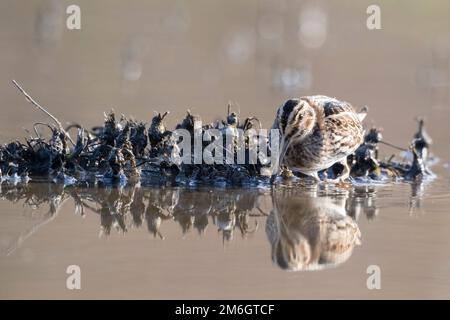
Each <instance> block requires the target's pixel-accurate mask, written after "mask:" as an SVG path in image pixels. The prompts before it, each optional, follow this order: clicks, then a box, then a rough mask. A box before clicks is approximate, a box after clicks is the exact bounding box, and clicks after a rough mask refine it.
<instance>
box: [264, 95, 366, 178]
mask: <svg viewBox="0 0 450 320" xmlns="http://www.w3.org/2000/svg"><path fill="white" fill-rule="evenodd" d="M366 111H367V110H366V108H363V110H361V112H359V113H357V112H355V110H354V109H353V107H352V106H351V105H350V104H349V103H347V102H343V101H339V100H337V99H335V98H330V97H327V96H307V97H301V98H300V99H291V100H288V101H286V103H285V104H284V105H282V106H281V107H280V108H279V109H278V112H277V116H276V119H275V121H274V124H273V126H272V128H273V129H279V130H280V137H281V141H280V157H279V164H278V165H277V166H276V167H277V168H279V167H280V166H283V165H284V166H287V167H288V168H289V169H291V170H292V171H294V172H295V171H297V172H301V173H303V174H306V175H309V176H311V177H314V178H315V179H316V180H320V179H319V176H318V172H319V171H321V170H324V169H327V168H329V167H331V166H332V165H333V164H335V163H338V162H340V163H342V165H343V166H344V171H343V172H342V175H341V176H340V178H339V180H341V181H342V180H345V179H347V178H348V177H349V174H350V169H349V167H348V164H347V156H348V155H350V154H352V153H353V152H355V150H356V149H357V148H358V146H359V145H360V144H361V143H362V142H363V141H364V129H363V126H362V124H361V121H362V120H363V119H364V117H365V116H366Z"/></svg>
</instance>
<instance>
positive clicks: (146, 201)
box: [0, 183, 423, 270]
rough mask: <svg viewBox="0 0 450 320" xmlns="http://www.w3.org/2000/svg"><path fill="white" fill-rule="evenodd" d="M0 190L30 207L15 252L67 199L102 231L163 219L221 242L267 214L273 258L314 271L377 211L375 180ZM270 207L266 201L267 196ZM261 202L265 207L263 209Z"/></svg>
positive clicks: (339, 256) (347, 250)
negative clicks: (211, 231)
mask: <svg viewBox="0 0 450 320" xmlns="http://www.w3.org/2000/svg"><path fill="white" fill-rule="evenodd" d="M411 187H412V196H411V201H410V202H411V208H415V207H418V206H419V205H420V199H421V196H422V194H423V185H422V184H420V183H414V184H411ZM0 196H1V198H2V199H4V200H7V201H10V202H12V203H18V202H23V204H24V205H25V206H27V207H31V208H32V209H38V208H45V207H47V206H48V211H47V212H46V213H44V214H43V215H42V216H39V213H38V212H37V211H34V210H33V223H34V225H33V226H32V227H31V228H30V229H29V230H27V231H25V232H23V233H22V234H21V235H20V237H19V238H18V239H17V240H16V241H15V243H14V244H13V245H12V246H11V247H9V248H8V249H7V251H6V254H10V253H12V252H13V251H14V250H15V249H16V248H17V247H18V246H20V245H21V244H22V243H23V242H24V241H25V240H26V239H27V238H28V237H29V236H30V235H32V234H33V233H34V232H36V231H37V230H38V229H39V228H40V227H41V226H42V225H44V224H46V223H48V222H49V221H51V220H53V219H54V218H55V217H56V216H57V214H58V212H59V209H60V208H61V207H62V205H63V204H64V203H65V202H66V201H67V200H69V199H73V201H74V203H75V213H76V214H78V215H81V216H84V215H85V214H87V213H88V212H92V213H94V214H96V215H98V216H99V218H100V235H103V236H108V235H109V234H110V233H111V230H114V229H115V230H116V231H118V232H121V233H124V232H127V231H128V230H130V229H133V228H140V227H143V226H145V227H146V228H147V229H148V231H149V233H150V234H152V235H153V236H154V237H157V238H160V239H164V228H163V226H164V224H165V223H168V221H173V222H176V223H178V224H179V225H180V227H181V231H182V233H183V234H186V233H188V232H191V231H192V230H193V229H195V230H196V231H197V232H198V234H200V235H202V234H203V233H204V232H205V231H206V229H207V227H208V225H211V224H212V225H213V226H215V227H216V228H217V229H218V231H219V233H221V235H222V239H223V241H224V242H225V241H231V240H232V239H233V237H234V235H235V234H236V233H238V234H240V235H241V236H242V237H246V236H247V235H249V234H252V233H253V232H255V231H257V228H258V222H257V217H261V216H267V213H265V211H267V212H270V215H269V216H268V218H267V220H266V233H267V236H268V238H269V242H270V244H271V247H272V258H273V260H274V261H275V262H276V263H277V265H279V266H280V267H281V268H283V269H288V270H311V269H322V268H324V267H328V266H333V265H338V264H340V263H343V262H344V261H346V260H347V259H348V258H349V257H350V255H351V253H352V250H353V247H354V246H355V245H357V244H358V243H359V240H360V232H359V229H358V226H357V224H356V221H357V220H358V219H359V217H360V216H361V215H364V216H366V217H367V218H368V219H373V218H374V217H376V216H377V214H378V211H379V207H378V205H377V188H376V187H375V186H347V187H344V186H341V187H338V186H333V185H328V184H315V185H307V186H305V185H296V184H294V185H290V186H288V185H279V186H277V188H272V193H267V192H263V191H261V190H258V189H255V188H251V189H214V191H212V190H209V189H186V188H173V187H170V188H164V187H163V188H142V187H140V186H139V185H134V186H131V185H128V186H125V187H115V188H110V187H108V188H100V187H95V188H90V187H84V188H80V187H73V186H67V187H63V186H62V185H60V184H48V183H29V184H16V185H13V184H8V183H7V184H1V189H0ZM270 199H271V200H272V210H270V208H266V206H263V205H262V204H263V203H266V204H267V205H269V207H270V201H267V200H270ZM260 206H261V207H263V209H264V210H263V209H261V208H260Z"/></svg>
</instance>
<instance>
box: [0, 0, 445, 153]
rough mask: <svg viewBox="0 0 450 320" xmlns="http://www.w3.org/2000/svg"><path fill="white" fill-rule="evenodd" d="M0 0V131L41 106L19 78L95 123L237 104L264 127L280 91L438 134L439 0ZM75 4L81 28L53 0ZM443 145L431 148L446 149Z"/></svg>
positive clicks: (439, 137) (5, 133)
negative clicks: (322, 98)
mask: <svg viewBox="0 0 450 320" xmlns="http://www.w3.org/2000/svg"><path fill="white" fill-rule="evenodd" d="M372 3H373V1H295V0H285V1H283V0H282V1H275V0H248V1H237V0H232V1H217V0H216V1H209V0H197V1H180V0H174V1H155V0H152V1H143V0H133V1H118V0H96V1H87V0H77V1H62V0H61V1H58V0H33V1H24V0H21V1H17V0H2V1H1V2H0V41H1V43H2V47H1V48H2V49H1V53H0V97H1V98H0V99H1V102H0V108H1V111H2V116H1V118H0V119H1V120H0V128H1V129H0V141H1V142H5V141H7V140H10V139H13V138H15V137H21V136H23V135H24V134H25V133H24V131H23V128H24V127H25V128H30V127H31V125H32V123H33V121H34V120H38V119H39V120H43V119H45V117H44V116H43V115H42V114H40V113H39V112H37V111H35V110H32V109H31V108H30V106H29V105H28V103H27V102H26V101H25V100H24V99H23V97H21V96H20V94H19V93H18V92H17V91H16V89H15V88H13V86H12V85H11V83H10V81H11V79H16V80H18V81H19V82H20V83H21V84H22V85H23V86H24V87H25V88H26V89H27V90H28V91H29V92H30V93H31V94H32V95H33V96H34V97H35V98H36V99H37V100H38V101H39V102H40V103H41V104H43V105H44V106H47V107H48V109H49V110H51V112H53V113H54V114H55V115H56V116H57V117H58V118H59V119H60V120H62V121H69V120H72V121H76V122H79V123H82V124H84V125H86V126H92V125H96V124H99V123H100V122H101V121H102V119H103V115H102V112H103V111H105V110H109V109H110V108H114V109H115V110H116V111H117V112H119V113H124V114H126V115H132V116H134V117H136V118H138V119H142V120H149V119H150V118H151V116H152V115H153V110H159V111H163V110H170V111H171V112H172V114H171V116H170V117H169V119H168V123H169V125H174V124H175V123H176V121H178V120H179V119H180V118H181V117H182V116H183V115H184V112H185V110H186V109H187V108H190V109H192V110H193V111H194V112H196V113H199V114H201V115H202V117H203V118H204V120H205V121H211V120H214V119H215V118H217V117H218V116H223V115H224V114H225V112H226V106H227V103H228V101H233V102H235V103H236V108H237V109H240V111H241V115H242V116H247V115H256V116H258V117H260V118H261V120H262V121H263V123H264V124H265V125H266V126H268V125H270V124H271V121H272V119H273V116H274V110H275V108H276V107H277V106H278V105H280V104H281V103H282V102H283V101H284V100H286V99H287V98H289V97H295V96H301V95H309V94H325V95H330V96H335V97H337V98H340V99H343V100H347V101H349V102H351V103H353V104H354V106H355V107H356V108H359V107H361V106H362V105H368V106H369V107H370V117H369V123H370V121H373V122H374V123H375V124H376V125H378V126H381V127H383V128H384V129H385V132H384V136H385V138H386V139H387V140H389V141H390V142H392V143H397V144H402V145H405V144H406V143H407V142H408V141H409V137H410V136H411V134H412V132H413V131H414V130H415V122H414V117H415V116H417V115H425V116H426V118H427V119H428V122H429V131H430V133H431V135H432V136H433V137H434V138H435V142H436V145H437V146H438V147H439V146H441V145H442V144H444V145H445V143H446V138H447V136H448V133H449V129H448V125H447V124H448V120H449V94H448V89H449V83H450V80H449V79H450V69H449V61H448V59H449V47H450V40H449V39H450V3H449V2H448V1H406V0H404V1H395V2H394V1H377V3H376V4H378V5H379V6H380V8H381V22H382V29H381V30H368V29H367V27H366V19H367V17H368V14H367V13H366V9H367V7H368V6H369V5H370V4H372ZM70 4H77V5H79V6H80V8H81V30H68V29H67V28H66V18H67V16H68V15H67V14H66V13H65V11H66V7H67V6H68V5H70ZM445 149H446V148H444V149H443V150H442V152H443V153H444V155H449V154H450V153H449V151H447V150H445Z"/></svg>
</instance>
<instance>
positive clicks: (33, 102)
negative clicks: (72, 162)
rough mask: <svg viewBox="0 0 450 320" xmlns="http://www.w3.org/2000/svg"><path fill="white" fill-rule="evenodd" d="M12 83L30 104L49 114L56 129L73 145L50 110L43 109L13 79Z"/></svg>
mask: <svg viewBox="0 0 450 320" xmlns="http://www.w3.org/2000/svg"><path fill="white" fill-rule="evenodd" d="M12 83H13V84H14V85H15V86H16V87H17V89H19V91H20V92H22V94H23V95H24V96H25V98H26V99H27V100H28V101H29V102H30V103H31V104H32V105H34V106H35V107H36V108H37V109H39V110H40V111H42V112H43V113H45V114H46V115H47V116H49V117H50V118H51V119H52V120H53V121H54V122H55V123H56V125H57V126H58V129H59V130H60V131H61V132H62V133H63V134H64V135H65V136H66V138H67V139H68V140H69V141H70V142H71V143H72V144H73V145H75V143H74V142H73V140H72V138H70V135H69V134H68V133H67V131H66V130H64V128H63V126H62V124H61V122H59V120H58V119H57V118H56V117H55V116H54V115H52V114H51V113H50V112H48V111H47V109H45V108H44V107H42V106H41V105H40V104H39V103H37V102H36V100H34V99H33V98H32V97H31V96H30V95H29V94H28V93H27V92H26V91H25V90H24V89H23V88H22V87H21V86H20V85H19V84H18V83H17V81H16V80H13V81H12Z"/></svg>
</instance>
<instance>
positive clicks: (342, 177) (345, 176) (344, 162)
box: [326, 158, 350, 183]
mask: <svg viewBox="0 0 450 320" xmlns="http://www.w3.org/2000/svg"><path fill="white" fill-rule="evenodd" d="M339 163H340V164H342V165H343V166H344V169H343V170H342V173H341V175H340V176H339V177H337V178H335V179H326V182H329V183H341V182H344V181H345V180H347V179H348V178H349V177H350V167H349V166H348V163H347V158H345V159H344V160H342V161H340V162H339Z"/></svg>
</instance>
